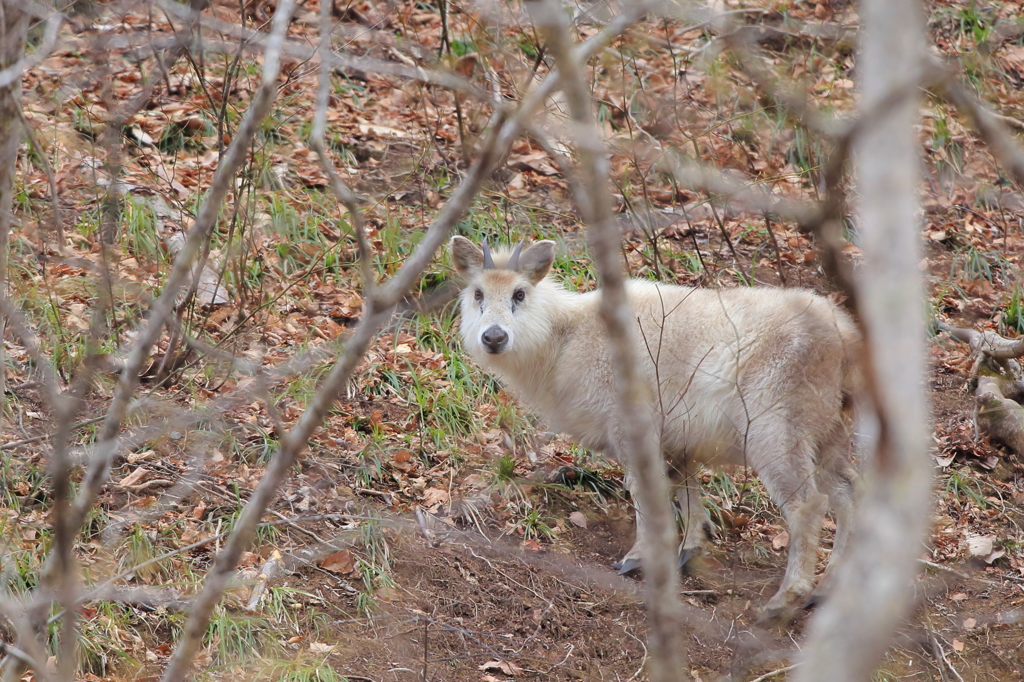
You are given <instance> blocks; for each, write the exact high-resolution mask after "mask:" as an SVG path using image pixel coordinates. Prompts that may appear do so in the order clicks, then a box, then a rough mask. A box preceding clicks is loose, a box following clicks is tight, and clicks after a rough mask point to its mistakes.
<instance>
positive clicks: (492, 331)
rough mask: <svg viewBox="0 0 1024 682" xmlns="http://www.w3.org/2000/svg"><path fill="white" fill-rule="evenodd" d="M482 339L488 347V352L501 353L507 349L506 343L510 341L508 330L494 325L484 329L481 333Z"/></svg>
mask: <svg viewBox="0 0 1024 682" xmlns="http://www.w3.org/2000/svg"><path fill="white" fill-rule="evenodd" d="M480 340H481V341H483V343H484V346H486V347H487V352H488V353H500V352H501V351H503V350H505V344H507V343H508V332H507V331H505V330H504V329H502V328H501V327H499V326H497V325H494V326H492V327H488V328H487V329H485V330H484V333H483V334H481V335H480Z"/></svg>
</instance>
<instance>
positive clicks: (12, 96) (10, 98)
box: [0, 0, 28, 406]
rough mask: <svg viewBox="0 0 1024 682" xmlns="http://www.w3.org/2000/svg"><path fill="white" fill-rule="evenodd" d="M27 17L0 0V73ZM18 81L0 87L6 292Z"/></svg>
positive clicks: (0, 273)
mask: <svg viewBox="0 0 1024 682" xmlns="http://www.w3.org/2000/svg"><path fill="white" fill-rule="evenodd" d="M27 37H28V15H27V14H26V13H25V12H24V11H23V10H22V8H21V3H20V2H19V0H0V71H3V70H4V69H7V68H9V67H11V66H14V65H15V64H17V63H18V61H19V60H20V59H21V58H22V56H23V55H24V54H25V41H26V39H27ZM20 100H21V79H20V78H16V79H15V80H14V82H13V83H11V84H10V85H8V86H6V87H0V287H3V288H4V290H6V288H7V252H8V249H9V244H10V235H11V222H12V219H13V217H14V216H13V215H12V213H11V211H12V209H13V204H14V174H15V165H16V162H17V160H18V144H19V143H20V142H21V119H20V117H19V116H18V103H19V101H20ZM6 327H7V320H6V319H5V318H4V317H3V316H0V405H4V406H6V403H7V401H6V400H5V399H4V397H3V396H4V394H5V392H6V389H7V353H6V351H5V350H4V344H3V339H4V332H5V331H6Z"/></svg>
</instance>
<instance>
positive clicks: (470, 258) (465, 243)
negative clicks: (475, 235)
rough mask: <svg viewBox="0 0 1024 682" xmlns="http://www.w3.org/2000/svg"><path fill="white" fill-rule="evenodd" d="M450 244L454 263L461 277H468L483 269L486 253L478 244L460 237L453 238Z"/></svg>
mask: <svg viewBox="0 0 1024 682" xmlns="http://www.w3.org/2000/svg"><path fill="white" fill-rule="evenodd" d="M450 244H451V251H452V263H454V264H455V271H456V272H457V273H459V276H460V277H468V276H469V275H470V274H472V273H473V272H476V271H477V270H479V269H481V268H482V267H483V265H484V252H483V251H481V250H480V248H479V247H478V246H477V245H476V244H474V243H473V242H471V241H469V240H468V239H466V238H465V237H460V236H458V235H456V236H454V237H452V240H451V242H450Z"/></svg>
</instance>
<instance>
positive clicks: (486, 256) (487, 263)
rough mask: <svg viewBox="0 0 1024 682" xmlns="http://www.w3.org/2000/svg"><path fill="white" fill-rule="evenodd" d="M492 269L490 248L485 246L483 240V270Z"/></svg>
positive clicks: (492, 260) (492, 262) (492, 261)
mask: <svg viewBox="0 0 1024 682" xmlns="http://www.w3.org/2000/svg"><path fill="white" fill-rule="evenodd" d="M493 269H494V259H492V258H491V250H490V249H489V248H488V247H487V242H484V270H493Z"/></svg>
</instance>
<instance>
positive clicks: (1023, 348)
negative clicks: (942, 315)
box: [936, 320, 1024, 454]
mask: <svg viewBox="0 0 1024 682" xmlns="http://www.w3.org/2000/svg"><path fill="white" fill-rule="evenodd" d="M936 324H937V326H938V328H939V329H940V330H941V331H944V332H946V333H947V334H949V335H950V336H952V337H953V338H954V339H956V340H957V341H961V342H963V343H966V344H967V345H968V346H969V347H970V350H971V368H970V372H969V378H968V387H969V388H970V389H971V390H972V391H973V392H974V401H975V404H974V428H975V434H976V435H984V436H988V437H989V438H991V439H992V440H994V441H996V442H999V443H1002V444H1003V445H1005V446H1006V447H1008V448H1010V449H1011V450H1013V451H1014V452H1016V453H1018V454H1024V402H1022V401H1024V371H1022V370H1021V366H1020V362H1019V361H1018V358H1020V357H1021V356H1024V339H1008V338H1006V337H1004V336H1000V335H999V334H996V333H995V332H992V331H982V332H979V331H975V330H973V329H966V328H963V327H954V326H952V325H949V324H947V323H946V322H943V321H942V320H939V321H938V322H937V323H936Z"/></svg>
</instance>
